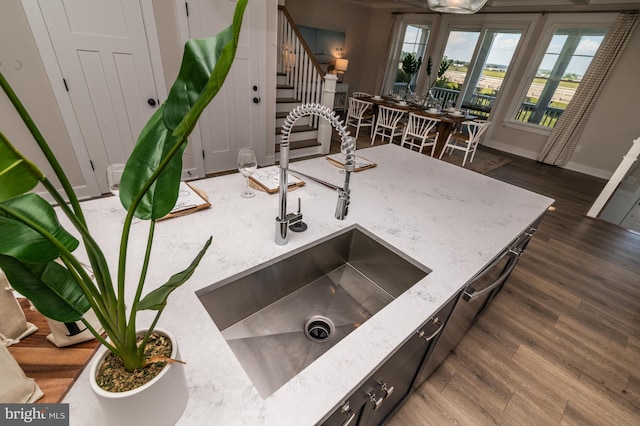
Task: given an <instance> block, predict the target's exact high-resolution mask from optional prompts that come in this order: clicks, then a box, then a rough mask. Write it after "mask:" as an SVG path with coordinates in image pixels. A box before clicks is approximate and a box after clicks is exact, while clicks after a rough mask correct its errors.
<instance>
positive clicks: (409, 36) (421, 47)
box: [390, 24, 429, 94]
mask: <svg viewBox="0 0 640 426" xmlns="http://www.w3.org/2000/svg"><path fill="white" fill-rule="evenodd" d="M428 38H429V27H428V26H427V25H418V24H407V25H406V27H405V30H404V37H402V44H401V45H400V46H399V52H397V54H396V56H395V57H396V58H398V59H397V61H398V62H397V68H395V69H394V71H395V76H394V80H393V86H392V87H391V90H390V91H391V92H393V93H395V94H404V93H411V92H415V87H416V80H417V78H418V70H416V72H414V73H412V74H408V73H406V72H405V71H404V70H403V62H405V60H406V58H407V56H410V55H412V56H413V59H414V60H415V61H418V60H419V61H420V62H423V61H424V52H425V50H426V47H427V39H428ZM420 69H422V66H421V67H420Z"/></svg>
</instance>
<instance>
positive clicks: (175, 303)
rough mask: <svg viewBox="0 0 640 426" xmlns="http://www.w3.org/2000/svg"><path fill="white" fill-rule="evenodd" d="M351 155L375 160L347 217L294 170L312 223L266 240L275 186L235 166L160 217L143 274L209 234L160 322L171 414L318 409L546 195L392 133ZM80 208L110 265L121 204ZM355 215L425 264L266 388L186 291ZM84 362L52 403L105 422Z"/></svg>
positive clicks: (384, 355) (176, 259)
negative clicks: (184, 397) (402, 287)
mask: <svg viewBox="0 0 640 426" xmlns="http://www.w3.org/2000/svg"><path fill="white" fill-rule="evenodd" d="M357 154H358V155H361V156H362V157H365V158H366V159H367V160H370V161H373V162H375V163H377V164H378V166H377V167H375V168H372V169H368V170H364V171H362V172H358V173H354V174H352V176H351V204H350V208H349V214H348V216H347V218H346V220H344V221H339V220H336V219H335V218H334V210H335V205H336V201H337V195H336V193H335V192H333V191H332V190H329V189H327V188H326V187H324V186H321V185H319V184H316V183H314V182H312V181H309V180H308V179H305V181H306V182H307V183H306V185H305V186H303V187H301V188H299V189H296V190H295V191H291V192H290V193H289V206H291V207H290V208H289V211H291V210H292V207H293V208H295V206H297V199H298V198H300V199H301V201H302V213H303V215H304V221H305V222H306V223H307V224H308V225H309V228H308V230H307V231H306V232H303V233H293V232H292V233H290V234H289V243H288V244H287V245H285V246H278V245H276V244H275V243H274V231H275V216H276V215H277V209H278V196H277V195H269V194H267V193H266V192H258V193H257V195H256V197H254V198H250V199H245V198H242V197H240V192H241V190H242V188H243V185H244V179H243V178H242V176H240V175H238V174H233V175H226V176H221V177H217V178H213V179H206V180H200V181H196V182H194V183H193V184H194V185H195V186H197V187H198V188H200V189H202V190H204V191H205V192H206V193H207V195H208V197H209V200H210V202H211V204H212V206H211V208H209V209H206V210H202V211H199V212H197V213H195V214H191V215H187V216H183V217H178V218H173V219H170V220H166V221H161V222H158V224H157V227H156V240H155V243H154V253H153V256H152V260H151V265H150V269H149V277H148V283H163V282H164V281H166V279H167V278H168V277H169V276H170V275H171V274H173V273H175V272H177V271H179V270H181V269H183V268H184V267H186V266H187V265H188V264H189V262H190V261H191V259H192V258H193V257H194V256H195V254H196V253H197V252H198V250H199V249H200V247H201V246H202V245H203V244H204V242H205V240H206V239H207V237H208V236H209V235H212V236H213V243H212V246H211V247H210V249H209V251H208V252H207V254H206V255H205V257H204V258H203V260H202V262H201V263H200V266H199V267H198V269H197V270H196V272H195V274H194V275H193V276H192V277H191V279H190V280H189V281H188V282H187V283H186V284H185V285H184V286H182V287H181V288H179V289H178V290H176V291H175V292H174V293H173V294H172V296H171V297H170V299H169V304H168V306H167V308H166V309H165V311H164V314H163V316H162V318H161V321H160V324H159V325H158V326H159V327H161V328H165V329H168V330H170V331H172V332H173V334H174V335H175V336H176V337H177V339H178V341H179V345H180V352H181V356H182V359H183V360H184V361H186V362H187V364H186V366H185V367H186V373H187V382H188V384H189V394H190V396H189V402H188V404H187V407H186V409H185V413H184V414H183V416H182V418H181V419H180V422H179V424H183V425H203V424H220V425H312V424H316V423H318V422H321V421H322V420H323V419H325V418H326V417H327V416H328V415H329V414H330V413H331V412H332V411H334V410H335V409H336V408H337V407H339V406H340V405H341V404H342V403H343V402H344V400H345V397H347V396H348V395H349V394H350V393H351V392H352V391H353V390H354V389H356V388H357V387H358V386H359V384H361V383H362V382H363V381H364V380H365V379H366V378H367V376H368V375H369V374H370V373H371V372H373V371H374V370H376V369H377V368H378V367H379V366H380V365H382V364H383V363H384V362H385V361H386V360H387V359H388V358H389V357H390V356H391V355H392V354H393V353H394V351H395V350H396V349H397V348H399V347H401V346H402V345H403V343H404V342H406V341H407V339H408V338H409V337H411V336H412V335H413V334H414V333H415V332H416V330H417V329H418V328H419V327H420V326H421V325H422V324H423V323H424V322H425V321H426V320H427V319H428V318H430V316H431V315H432V314H433V313H435V312H436V311H437V310H438V309H439V308H440V307H441V306H443V305H444V304H445V303H446V302H447V301H449V300H450V299H451V298H452V297H453V296H454V295H455V294H456V293H457V292H458V291H459V290H460V289H461V288H462V287H463V286H464V285H465V284H466V283H467V282H468V281H469V280H470V279H471V278H472V277H473V276H474V275H475V274H477V272H478V271H480V270H482V269H483V268H484V267H485V266H486V265H487V264H488V263H489V262H490V261H491V260H492V259H493V258H494V257H495V256H496V255H497V254H498V253H500V252H502V251H503V250H504V249H505V248H506V247H507V246H508V245H509V244H510V243H511V242H512V241H513V240H514V239H515V238H516V237H517V236H518V235H519V234H520V233H522V232H523V231H524V230H525V229H526V228H527V227H528V226H529V225H530V224H531V223H533V222H534V221H535V220H536V219H537V218H539V217H540V215H542V214H543V213H544V212H545V210H546V209H547V208H548V207H549V206H550V205H551V203H552V202H553V200H551V199H550V198H547V197H544V196H541V195H538V194H534V193H532V192H529V191H526V190H523V189H520V188H517V187H514V186H512V185H508V184H505V183H502V182H499V181H497V180H495V179H491V178H488V177H486V176H482V175H480V174H477V173H474V172H470V171H468V170H465V169H462V168H460V167H457V166H454V165H450V164H447V163H445V162H442V161H439V160H435V159H433V158H430V157H427V156H425V155H421V154H418V153H416V152H412V151H409V150H407V149H404V148H400V147H398V146H395V145H384V146H378V147H373V148H368V149H366V150H362V151H358V152H357ZM292 167H293V168H295V169H297V170H300V171H302V172H305V173H308V174H310V175H313V176H316V177H318V178H320V179H323V180H325V181H329V182H333V183H335V184H338V185H341V184H342V181H343V180H344V175H342V174H340V173H339V171H338V169H337V168H335V167H334V166H332V165H331V164H330V163H329V162H328V161H327V160H326V159H324V158H316V159H312V160H306V161H301V162H296V163H292ZM84 207H85V209H86V213H87V216H88V221H89V226H90V227H91V229H92V230H93V232H94V233H95V235H96V239H97V240H98V242H99V243H100V244H101V245H102V246H103V247H104V248H105V251H106V252H107V256H108V257H109V259H108V260H109V262H110V266H111V267H113V268H114V269H113V270H114V271H115V265H116V254H117V249H118V244H119V239H118V235H119V230H120V228H121V227H122V219H123V217H124V211H123V210H122V208H121V206H120V204H119V201H118V200H117V199H116V198H114V197H107V198H102V199H97V200H92V201H89V202H86V203H84ZM353 224H358V225H360V226H361V227H363V228H364V229H366V230H367V231H369V232H370V233H372V234H374V235H375V236H376V237H377V238H380V239H381V240H383V241H385V242H386V243H388V244H390V245H391V246H393V247H395V248H396V249H397V250H399V251H401V252H403V253H404V254H406V255H407V256H409V257H411V258H413V259H415V260H416V261H417V262H419V263H421V264H423V265H425V266H427V267H428V268H429V269H431V271H432V272H431V273H430V274H428V275H427V276H426V277H425V278H423V279H422V280H421V281H419V282H418V283H417V284H416V285H415V286H413V287H412V288H410V289H409V290H408V291H406V292H405V293H404V294H402V295H401V296H399V297H398V298H397V299H395V300H394V301H392V302H391V303H390V304H388V305H387V306H386V307H384V308H383V309H382V310H380V311H379V312H378V313H377V314H376V315H374V316H373V317H372V318H370V319H369V320H367V321H366V322H365V323H363V324H362V325H361V326H360V327H359V328H358V329H356V330H355V331H354V332H352V333H351V334H349V335H348V336H346V337H345V338H344V339H343V340H342V341H341V342H339V343H338V344H337V345H335V346H334V347H333V348H331V349H330V350H329V351H328V352H326V353H325V354H324V355H322V356H321V357H320V358H319V359H317V360H316V361H315V362H313V363H312V364H311V365H309V366H308V367H307V368H306V369H304V370H303V371H302V372H301V373H299V374H298V375H297V376H296V377H294V378H293V379H291V380H290V381H289V382H288V383H286V384H285V385H284V386H282V387H281V388H280V389H278V390H277V391H276V392H275V393H273V394H272V395H271V396H269V397H268V398H266V399H263V398H262V397H261V396H260V395H259V393H258V392H257V390H256V388H255V387H254V385H253V384H252V382H251V380H250V379H249V377H248V376H247V374H246V373H245V371H244V370H243V368H242V366H241V365H240V363H239V361H238V360H237V359H236V357H235V356H234V354H233V352H232V351H231V349H230V348H229V346H228V345H227V343H226V341H225V340H224V338H223V337H222V335H221V333H220V331H219V330H218V329H217V328H216V326H215V324H214V323H213V321H212V320H211V318H210V317H209V315H208V313H207V312H206V310H205V309H204V307H203V305H202V304H201V303H200V300H199V299H198V297H197V296H196V291H198V290H200V289H202V288H205V287H207V286H208V285H210V284H212V283H216V282H218V281H220V280H223V279H225V278H228V277H230V276H232V275H234V274H237V273H239V272H241V271H244V270H246V269H248V268H251V267H254V266H256V265H259V264H261V263H263V262H267V261H269V260H271V259H274V258H276V257H278V256H281V255H283V254H285V253H287V252H289V251H291V250H293V249H296V248H299V247H301V246H304V245H306V244H309V243H311V242H313V241H316V240H318V239H320V238H323V237H326V236H327V235H329V234H332V233H334V232H336V231H339V230H341V229H343V228H345V227H347V226H349V225H353ZM146 226H147V225H146V224H145V223H139V224H136V225H134V226H133V228H132V229H133V233H132V234H133V236H134V237H133V241H132V243H131V244H130V252H131V256H130V258H131V260H130V265H132V266H130V267H129V271H128V272H129V273H131V272H132V271H133V272H137V271H134V270H135V268H134V267H133V265H137V264H139V263H137V262H135V260H134V259H138V260H139V259H141V257H142V253H143V251H144V245H145V242H146V240H145V237H146ZM133 277H135V274H131V278H133ZM151 289H152V284H149V289H148V290H151ZM129 290H130V291H131V292H132V291H133V289H132V288H131V289H129ZM128 296H129V297H132V296H133V295H132V294H129V295H128ZM142 314H144V315H141V316H139V318H140V324H141V325H143V324H145V323H147V322H148V321H150V320H151V315H150V314H148V313H142ZM87 374H88V370H87V369H85V371H83V372H82V374H81V375H80V377H79V378H78V380H77V382H76V383H75V385H74V386H73V387H72V389H71V390H70V391H69V393H68V394H67V396H66V397H65V399H64V401H63V402H66V403H69V404H70V414H71V423H72V424H106V421H105V420H104V419H103V418H102V416H101V408H100V407H99V405H98V403H97V400H96V399H95V397H94V396H93V395H92V394H91V391H90V389H89V382H88V378H87Z"/></svg>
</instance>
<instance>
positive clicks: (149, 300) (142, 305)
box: [136, 237, 211, 311]
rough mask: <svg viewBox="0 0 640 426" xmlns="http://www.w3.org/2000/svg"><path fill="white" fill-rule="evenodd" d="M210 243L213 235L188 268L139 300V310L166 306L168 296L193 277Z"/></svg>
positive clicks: (137, 307)
mask: <svg viewBox="0 0 640 426" xmlns="http://www.w3.org/2000/svg"><path fill="white" fill-rule="evenodd" d="M210 245H211V237H209V239H208V240H207V242H206V243H205V245H204V247H203V248H202V250H200V253H198V255H197V256H196V258H195V259H193V261H192V262H191V265H189V267H188V268H187V269H185V270H184V271H182V272H178V273H177V274H175V275H173V276H171V278H169V281H167V282H166V283H165V284H163V285H162V286H160V287H158V288H157V289H155V290H153V291H151V292H149V294H147V295H146V296H145V297H144V299H142V300H141V301H140V302H138V304H137V305H136V309H137V310H138V311H142V310H146V309H149V310H156V311H157V310H159V309H162V308H164V306H165V305H166V304H167V298H168V297H169V295H170V294H171V292H172V291H173V290H175V289H176V288H178V287H180V286H181V285H182V284H184V283H185V282H186V281H187V280H188V279H189V278H190V277H191V275H193V271H195V269H196V267H197V266H198V264H199V263H200V260H201V259H202V256H204V254H205V252H206V251H207V249H208V248H209V246H210Z"/></svg>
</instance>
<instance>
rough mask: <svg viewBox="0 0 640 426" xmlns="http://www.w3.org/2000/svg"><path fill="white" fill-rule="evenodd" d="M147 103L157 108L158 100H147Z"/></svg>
mask: <svg viewBox="0 0 640 426" xmlns="http://www.w3.org/2000/svg"><path fill="white" fill-rule="evenodd" d="M147 103H148V104H149V105H151V106H156V100H155V99H153V98H149V99H147Z"/></svg>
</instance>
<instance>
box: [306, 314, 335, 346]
mask: <svg viewBox="0 0 640 426" xmlns="http://www.w3.org/2000/svg"><path fill="white" fill-rule="evenodd" d="M334 331H335V327H334V325H333V322H331V320H330V319H329V318H327V317H323V316H315V317H311V318H309V319H308V320H307V322H306V323H305V324H304V334H306V335H307V337H308V338H309V339H310V340H312V341H314V342H326V341H327V340H328V339H329V338H330V337H331V336H333V332H334Z"/></svg>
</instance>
